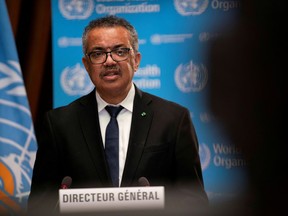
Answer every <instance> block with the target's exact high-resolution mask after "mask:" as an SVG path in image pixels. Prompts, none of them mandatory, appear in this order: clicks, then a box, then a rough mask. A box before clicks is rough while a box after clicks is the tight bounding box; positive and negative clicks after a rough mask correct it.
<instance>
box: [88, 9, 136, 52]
mask: <svg viewBox="0 0 288 216" xmlns="http://www.w3.org/2000/svg"><path fill="white" fill-rule="evenodd" d="M101 27H124V28H125V29H127V30H128V32H129V33H130V42H131V44H132V48H133V50H134V51H135V52H138V48H139V44H138V34H137V32H136V29H135V28H134V27H133V26H132V25H131V24H130V23H129V22H128V21H127V20H125V19H124V18H120V17H116V16H114V15H109V16H105V17H102V18H98V19H94V20H92V21H90V22H89V24H88V25H87V26H86V27H85V29H84V32H83V35H82V50H83V53H84V54H85V53H86V51H87V35H88V33H89V32H90V31H91V30H93V29H95V28H101Z"/></svg>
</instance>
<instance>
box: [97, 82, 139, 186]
mask: <svg viewBox="0 0 288 216" xmlns="http://www.w3.org/2000/svg"><path fill="white" fill-rule="evenodd" d="M134 96H135V87H134V85H132V87H131V89H130V91H129V92H128V95H127V97H126V98H125V99H124V100H123V101H122V102H121V103H119V104H117V105H115V104H108V103H107V102H105V101H104V100H103V99H102V98H101V97H100V95H99V94H98V92H97V90H96V100H97V103H98V114H99V122H100V129H101V135H102V140H103V144H104V148H105V131H106V127H107V125H108V123H109V121H110V115H109V113H108V112H107V111H106V109H105V107H106V106H107V105H111V106H120V105H121V106H122V107H123V109H122V110H121V111H120V113H119V114H118V116H117V121H118V127H119V182H121V180H122V174H123V170H124V165H125V160H126V154H127V149H128V142H129V136H130V128H131V121H132V112H133V101H134Z"/></svg>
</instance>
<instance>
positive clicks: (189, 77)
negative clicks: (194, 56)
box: [174, 61, 208, 93]
mask: <svg viewBox="0 0 288 216" xmlns="http://www.w3.org/2000/svg"><path fill="white" fill-rule="evenodd" d="M174 78H175V83H176V86H177V87H178V88H179V89H180V90H181V91H182V92H185V93H189V92H199V91H201V90H202V89H203V88H204V87H205V86H206V84H207V80H208V71H207V68H206V67H205V66H204V65H203V64H200V65H198V64H195V63H193V62H192V61H190V62H189V63H188V64H185V65H183V64H180V65H179V66H178V67H177V68H176V71H175V77H174Z"/></svg>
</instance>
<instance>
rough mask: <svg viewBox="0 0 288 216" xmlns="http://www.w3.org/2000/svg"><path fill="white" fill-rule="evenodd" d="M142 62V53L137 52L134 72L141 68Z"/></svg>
mask: <svg viewBox="0 0 288 216" xmlns="http://www.w3.org/2000/svg"><path fill="white" fill-rule="evenodd" d="M140 61H141V53H140V52H137V53H136V54H135V66H134V72H136V71H137V70H138V68H139V65H140Z"/></svg>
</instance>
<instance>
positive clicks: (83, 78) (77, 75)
mask: <svg viewBox="0 0 288 216" xmlns="http://www.w3.org/2000/svg"><path fill="white" fill-rule="evenodd" d="M60 82H61V86H62V88H63V90H64V92H65V93H66V94H68V95H84V94H87V93H89V92H90V91H92V89H93V88H94V85H93V83H92V82H91V80H90V78H89V75H88V73H87V72H86V71H85V69H84V68H83V67H81V65H80V64H79V63H78V64H76V65H75V66H73V67H66V68H64V70H63V72H62V74H61V78H60Z"/></svg>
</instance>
